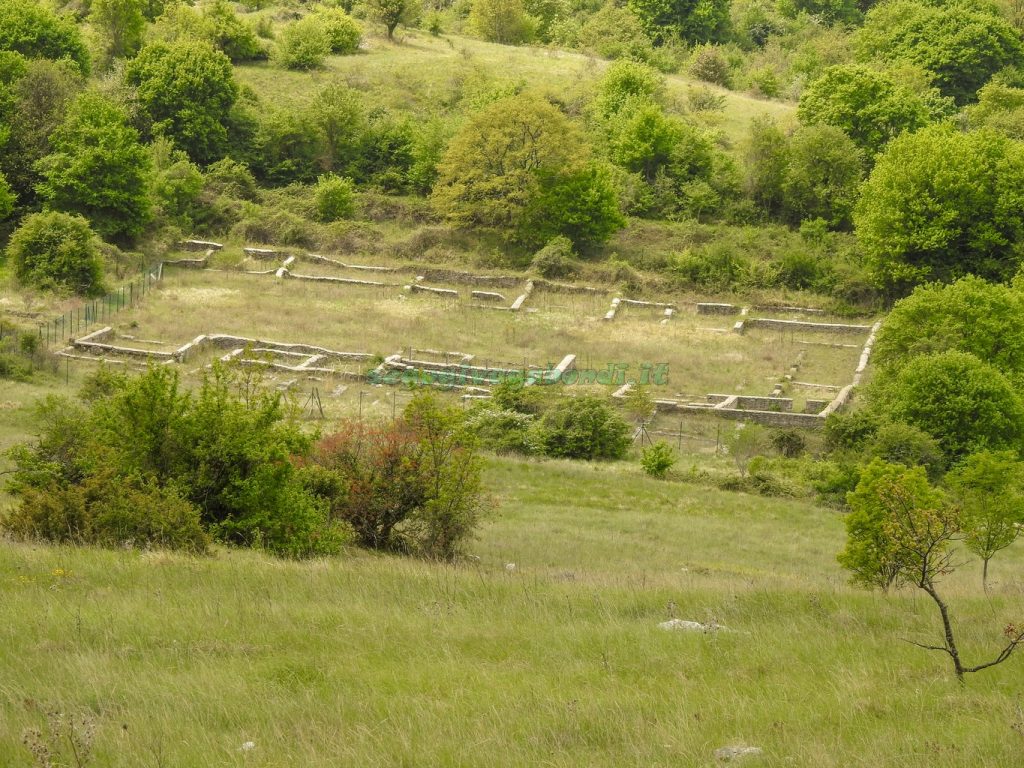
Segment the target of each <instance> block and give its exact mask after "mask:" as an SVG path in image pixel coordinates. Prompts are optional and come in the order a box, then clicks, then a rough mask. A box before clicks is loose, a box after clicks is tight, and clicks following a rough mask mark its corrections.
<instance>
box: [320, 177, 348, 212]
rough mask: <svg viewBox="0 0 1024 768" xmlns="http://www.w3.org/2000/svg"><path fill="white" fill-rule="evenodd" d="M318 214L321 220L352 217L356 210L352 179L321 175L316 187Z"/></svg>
mask: <svg viewBox="0 0 1024 768" xmlns="http://www.w3.org/2000/svg"><path fill="white" fill-rule="evenodd" d="M314 196H315V197H314V202H315V204H316V216H317V219H319V220H320V221H338V220H339V219H348V218H351V216H352V214H353V213H354V212H355V185H354V184H353V183H352V179H345V178H342V177H340V176H334V175H333V174H332V175H328V176H321V177H320V178H319V179H317V181H316V187H315V189H314Z"/></svg>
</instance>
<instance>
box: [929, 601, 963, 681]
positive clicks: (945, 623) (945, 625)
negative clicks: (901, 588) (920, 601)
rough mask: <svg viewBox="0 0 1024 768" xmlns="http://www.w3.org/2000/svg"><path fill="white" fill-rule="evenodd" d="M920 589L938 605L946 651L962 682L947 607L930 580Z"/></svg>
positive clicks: (957, 651) (958, 654)
mask: <svg viewBox="0 0 1024 768" xmlns="http://www.w3.org/2000/svg"><path fill="white" fill-rule="evenodd" d="M921 589H923V590H924V591H925V592H927V593H928V596H929V597H931V599H932V600H934V601H935V605H937V606H938V607H939V614H940V615H941V616H942V629H943V632H945V635H946V653H948V654H949V657H950V658H951V659H952V660H953V670H954V671H955V672H956V679H957V680H959V681H960V683H961V684H962V683H963V681H964V665H963V664H962V663H961V662H960V651H959V650H957V647H956V640H955V639H954V638H953V625H952V623H951V622H950V620H949V609H948V608H947V607H946V603H945V602H943V600H942V598H941V597H939V593H938V592H936V591H935V587H934V585H932V584H931V582H925V583H923V584H922V585H921Z"/></svg>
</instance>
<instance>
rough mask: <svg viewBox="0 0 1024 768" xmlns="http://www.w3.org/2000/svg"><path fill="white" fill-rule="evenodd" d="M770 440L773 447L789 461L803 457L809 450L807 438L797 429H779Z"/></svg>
mask: <svg viewBox="0 0 1024 768" xmlns="http://www.w3.org/2000/svg"><path fill="white" fill-rule="evenodd" d="M769 439H770V440H771V443H772V447H773V448H774V449H775V450H776V451H778V452H779V454H780V455H781V456H785V457H786V458H787V459H795V458H797V457H799V456H802V455H803V453H804V452H805V451H806V450H807V438H805V437H804V436H803V434H802V433H801V432H799V431H797V430H795V429H777V430H775V431H774V432H772V434H771V437H770V438H769Z"/></svg>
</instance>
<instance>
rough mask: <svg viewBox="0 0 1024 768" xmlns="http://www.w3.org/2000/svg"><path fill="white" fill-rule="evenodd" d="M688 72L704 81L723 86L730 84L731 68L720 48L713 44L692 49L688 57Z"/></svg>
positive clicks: (727, 86)
mask: <svg viewBox="0 0 1024 768" xmlns="http://www.w3.org/2000/svg"><path fill="white" fill-rule="evenodd" d="M688 69H689V72H690V74H691V75H692V76H693V77H695V78H697V79H698V80H703V81H704V82H706V83H714V84H715V85H720V86H722V87H723V88H729V87H730V86H731V85H732V68H731V67H730V66H729V60H728V59H727V58H726V57H725V54H724V53H722V50H721V49H720V48H719V47H718V46H715V45H702V46H700V47H699V48H697V50H695V51H694V53H693V56H692V57H691V58H690V64H689V67H688Z"/></svg>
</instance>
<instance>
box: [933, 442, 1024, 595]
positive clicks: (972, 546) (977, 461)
mask: <svg viewBox="0 0 1024 768" xmlns="http://www.w3.org/2000/svg"><path fill="white" fill-rule="evenodd" d="M946 482H947V483H948V484H949V486H950V488H951V489H952V490H953V493H954V494H955V495H956V498H957V501H958V503H959V505H960V510H961V522H962V525H963V529H964V544H965V545H966V546H967V548H968V549H969V550H970V551H971V552H973V553H974V554H976V555H977V556H978V557H980V558H981V562H982V570H981V583H982V586H983V587H984V588H985V590H986V591H988V564H989V561H990V560H991V559H992V558H993V557H994V556H995V554H996V553H997V552H999V551H1001V550H1003V549H1006V548H1007V547H1008V546H1010V545H1011V544H1013V542H1014V541H1016V540H1017V536H1019V535H1020V526H1021V525H1024V464H1022V463H1021V462H1020V461H1018V460H1017V455H1016V454H1015V453H1014V452H1012V451H998V452H990V451H982V452H981V453H976V454H973V455H972V456H969V457H968V458H967V459H966V460H965V461H964V462H963V463H962V464H960V465H959V466H957V467H956V468H955V469H953V471H951V472H950V473H949V475H948V476H947V478H946Z"/></svg>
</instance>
